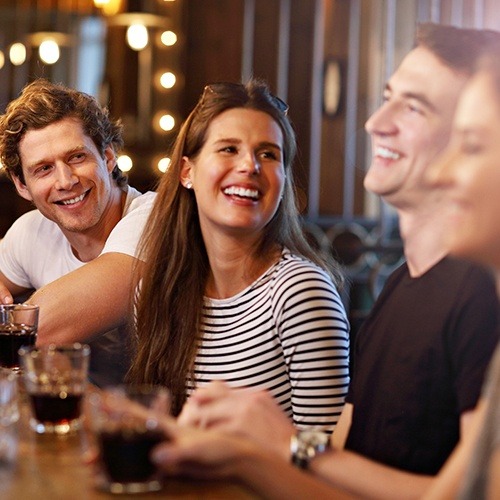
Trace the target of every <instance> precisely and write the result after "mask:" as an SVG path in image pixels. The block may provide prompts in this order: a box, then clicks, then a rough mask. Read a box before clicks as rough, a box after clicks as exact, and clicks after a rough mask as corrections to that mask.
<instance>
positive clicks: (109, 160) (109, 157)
mask: <svg viewBox="0 0 500 500" xmlns="http://www.w3.org/2000/svg"><path fill="white" fill-rule="evenodd" d="M104 159H105V160H106V168H107V169H108V172H109V173H111V172H112V171H113V169H114V168H115V167H116V154H115V150H114V148H113V146H111V145H109V146H108V147H107V148H106V149H105V150H104Z"/></svg>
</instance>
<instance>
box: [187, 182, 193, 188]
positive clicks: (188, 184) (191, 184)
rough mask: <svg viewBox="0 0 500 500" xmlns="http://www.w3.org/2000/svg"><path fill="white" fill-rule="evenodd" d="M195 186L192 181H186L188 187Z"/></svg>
mask: <svg viewBox="0 0 500 500" xmlns="http://www.w3.org/2000/svg"><path fill="white" fill-rule="evenodd" d="M192 187H193V183H192V182H191V181H187V182H186V189H191V188H192Z"/></svg>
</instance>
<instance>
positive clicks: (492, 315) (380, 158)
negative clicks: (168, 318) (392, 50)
mask: <svg viewBox="0 0 500 500" xmlns="http://www.w3.org/2000/svg"><path fill="white" fill-rule="evenodd" d="M498 36H499V35H498V33H493V32H481V31H477V30H461V29H457V28H453V27H448V26H438V25H433V24H426V25H422V26H420V27H419V30H418V33H417V45H416V47H415V49H413V50H412V51H411V52H410V53H409V54H408V55H407V56H406V57H405V58H404V60H403V61H402V63H401V65H400V66H399V68H398V69H397V70H396V72H395V73H394V74H393V75H392V77H391V78H390V79H389V81H388V83H387V85H386V89H385V92H384V103H383V104H382V106H381V107H380V108H379V109H378V110H377V111H376V112H375V113H374V114H373V115H372V116H371V118H370V119H369V120H368V121H367V124H366V128H367V131H368V132H369V133H370V135H371V137H372V144H373V154H374V157H373V161H372V165H371V167H370V169H369V171H368V173H367V176H366V179H365V186H366V188H367V189H368V190H370V191H372V192H374V193H377V194H379V195H381V196H382V197H383V198H384V199H385V200H386V201H387V202H388V203H390V204H391V205H393V206H394V207H395V208H396V210H397V212H398V215H399V218H400V228H401V234H402V238H403V242H404V252H405V257H406V264H405V265H403V266H402V267H401V268H400V269H398V270H396V271H395V272H394V273H393V275H392V276H391V277H390V278H389V280H388V282H387V284H386V286H385V288H384V290H383V291H382V293H381V295H380V297H379V298H378V300H377V302H376V304H375V306H374V308H373V311H372V313H371V314H370V316H369V317H368V318H367V320H366V322H365V324H364V325H363V327H362V329H361V331H360V332H359V334H358V338H357V343H356V346H355V350H354V371H353V378H352V383H351V386H350V389H349V394H348V397H347V404H346V406H345V408H344V411H343V413H342V416H341V419H340V421H339V423H338V425H337V428H336V430H335V432H334V435H333V439H332V442H333V447H334V450H331V451H323V450H321V449H320V448H319V447H316V445H315V444H314V443H312V442H309V448H308V449H309V450H310V452H311V456H310V457H309V458H308V459H306V460H305V461H306V464H307V465H308V468H309V471H310V474H311V475H314V476H317V477H318V478H321V479H322V480H323V481H328V482H329V483H330V484H331V485H334V486H335V487H337V488H338V490H342V491H344V492H346V493H348V494H352V495H354V496H357V497H359V496H362V497H368V498H383V499H387V498H397V499H400V498H405V497H418V496H420V495H421V494H423V493H424V492H425V491H426V490H427V488H428V487H429V486H430V485H431V484H432V481H433V477H434V476H435V475H436V474H437V473H438V472H439V471H440V469H441V467H442V466H443V464H444V463H445V461H446V460H447V458H448V457H449V455H450V454H451V452H452V451H453V449H454V448H455V447H456V445H457V443H458V442H459V440H460V439H462V438H465V437H466V436H467V435H468V434H469V432H470V430H469V424H470V420H471V416H472V415H473V413H474V408H475V406H476V404H477V401H478V398H479V396H480V391H481V385H482V382H483V378H484V372H485V370H486V368H487V366H488V363H489V360H490V358H491V354H492V352H493V350H494V347H495V345H496V343H497V339H498V331H497V326H498V303H497V297H496V290H495V283H494V280H493V279H492V277H491V275H490V274H489V273H488V272H487V271H486V270H484V269H483V268H482V267H479V266H476V265H473V264H470V263H467V262H462V261H457V260H455V259H453V258H450V257H449V256H448V247H447V242H446V238H445V234H446V229H447V225H448V223H447V221H446V219H445V218H443V217H442V214H443V211H445V210H446V208H447V205H446V204H444V203H443V200H442V197H441V195H440V194H439V193H437V192H436V190H432V189H430V188H429V186H428V185H427V183H426V182H425V176H426V172H427V170H428V168H429V167H430V165H431V164H432V163H433V162H434V161H435V160H436V158H437V157H439V155H440V154H441V153H442V151H443V150H444V148H445V147H446V145H447V142H448V140H449V136H450V132H451V125H452V120H453V115H454V111H455V107H456V104H457V101H458V98H459V95H460V92H461V91H462V89H463V87H464V85H465V84H466V82H467V79H468V78H469V76H470V75H471V73H472V72H473V71H474V68H475V64H476V62H477V57H478V56H479V54H480V53H481V51H482V50H483V49H484V47H485V46H487V44H488V43H489V42H490V40H491V39H497V38H498ZM180 423H181V424H183V425H186V426H193V425H198V426H201V425H203V426H204V427H208V428H213V429H214V430H215V431H218V432H221V433H226V434H227V436H226V438H225V439H228V440H230V437H229V436H233V437H235V439H236V441H238V440H243V441H241V442H240V444H241V446H242V447H243V448H244V450H246V451H247V452H248V453H249V454H252V453H260V456H259V460H260V459H262V455H263V452H262V451H259V452H257V451H256V445H260V446H261V447H262V449H263V450H266V451H267V453H268V454H269V459H268V461H269V460H270V459H271V458H270V457H272V456H274V457H275V458H277V457H278V456H280V457H281V458H282V460H283V464H282V467H283V468H284V469H286V464H285V462H284V460H289V459H290V455H292V456H294V454H296V451H295V449H296V446H297V441H299V444H300V443H302V444H304V443H305V446H307V445H308V443H307V440H308V439H310V436H305V437H302V436H301V433H296V431H295V429H294V428H293V427H292V426H291V425H290V423H289V422H288V421H287V420H286V419H284V418H283V415H282V414H281V413H280V412H279V411H278V408H277V407H276V405H275V404H274V403H273V402H272V401H271V400H270V398H269V397H268V395H266V394H265V393H262V392H261V393H252V394H250V395H249V394H248V392H247V393H245V392H243V391H235V390H230V389H229V388H228V387H227V386H225V385H222V384H220V383H219V384H213V385H212V386H210V387H207V388H202V389H200V390H199V391H197V393H195V394H194V395H193V396H192V397H191V398H190V400H189V401H188V402H187V404H186V406H185V408H184V410H183V413H182V414H181V418H180ZM181 434H182V433H181ZM184 437H185V438H186V440H187V441H189V438H188V437H186V436H183V437H182V438H181V444H180V445H179V447H178V448H175V447H173V448H170V449H169V448H166V449H165V450H166V453H167V455H166V459H165V461H164V462H163V464H164V466H165V468H166V469H174V470H176V471H184V472H190V473H193V474H196V473H198V472H200V470H204V472H207V470H208V469H209V467H207V469H203V467H198V466H199V464H200V463H203V461H204V460H206V459H207V455H208V453H207V455H204V454H203V452H202V451H200V449H197V446H198V443H197V442H196V440H194V439H193V440H192V441H190V443H189V444H186V448H183V444H184V443H183V442H182V439H184ZM248 438H249V439H248ZM290 440H292V444H293V446H292V450H291V449H290ZM238 442H239V441H238ZM250 442H253V443H252V445H250V444H249V443H250ZM226 445H227V447H226V448H225V449H224V452H227V454H226V457H227V456H229V451H228V450H229V449H230V448H229V445H228V444H227V443H226ZM190 446H192V448H190ZM245 447H246V448H245ZM316 448H317V451H316V452H315V449H316ZM194 449H197V451H196V452H194V451H193V450H194ZM248 450H250V451H248ZM168 453H171V454H170V455H168ZM184 453H185V455H183V454H184ZM196 453H200V455H199V462H197V461H196V460H194V459H193V456H195V455H196ZM210 453H212V455H210V456H211V457H214V455H215V448H212V449H211V451H210ZM164 458H165V457H164ZM253 458H255V456H253V455H252V459H253ZM245 459H248V455H246V456H245ZM207 461H208V459H207ZM214 461H216V459H215V458H214ZM221 464H223V465H224V467H222V466H221ZM240 465H241V463H240V462H239V461H238V460H237V459H236V456H233V457H231V458H230V459H229V460H228V462H224V461H223V460H220V462H219V463H218V466H219V469H218V472H221V471H222V473H228V472H230V471H231V470H232V469H233V468H234V469H236V470H237V475H240V474H241V470H240ZM246 465H247V468H249V472H248V474H249V476H245V474H244V473H243V477H244V478H245V477H251V474H252V473H255V474H257V470H258V473H262V474H264V472H266V471H263V469H262V468H261V466H262V463H260V462H259V463H258V464H257V465H256V464H255V463H254V462H252V465H251V466H250V465H249V464H248V463H247V464H246ZM267 465H268V467H269V470H272V466H271V465H270V464H269V463H268V464H267ZM274 466H275V467H277V464H274ZM241 468H242V469H243V466H242V465H241ZM274 470H276V469H274ZM250 471H252V472H250ZM288 473H289V474H292V472H291V468H288ZM264 475H265V474H264ZM296 477H297V476H296ZM251 480H252V481H255V480H256V477H255V476H253V477H252V479H251ZM298 480H299V478H298V477H297V481H298ZM310 480H311V477H308V482H309V483H310ZM304 481H305V479H304ZM253 484H255V483H253ZM304 484H305V483H304ZM267 486H269V484H268V485H267ZM281 486H283V484H281ZM287 486H288V484H287ZM309 486H311V484H309ZM290 488H291V489H292V490H293V488H292V485H290ZM306 490H307V488H305V489H304V491H306ZM262 491H263V490H262ZM292 496H293V494H292Z"/></svg>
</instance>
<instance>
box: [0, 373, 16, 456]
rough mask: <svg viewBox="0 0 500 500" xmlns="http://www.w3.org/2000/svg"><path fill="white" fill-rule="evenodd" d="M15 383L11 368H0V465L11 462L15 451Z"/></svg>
mask: <svg viewBox="0 0 500 500" xmlns="http://www.w3.org/2000/svg"><path fill="white" fill-rule="evenodd" d="M17 383H18V382H17V376H16V375H15V374H14V373H12V371H11V370H7V369H5V368H0V465H1V464H2V463H9V462H13V461H14V459H15V456H16V452H17V433H16V428H15V424H16V422H17V421H18V420H19V406H18V391H17Z"/></svg>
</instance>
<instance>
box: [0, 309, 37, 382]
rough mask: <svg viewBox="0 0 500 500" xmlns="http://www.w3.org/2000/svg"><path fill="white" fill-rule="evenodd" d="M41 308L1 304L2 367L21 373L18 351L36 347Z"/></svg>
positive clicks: (0, 355)
mask: <svg viewBox="0 0 500 500" xmlns="http://www.w3.org/2000/svg"><path fill="white" fill-rule="evenodd" d="M38 314H39V307H38V306H35V305H30V304H9V305H6V304H0V366H2V367H4V368H10V369H11V370H13V371H16V372H17V371H19V356H18V353H17V352H18V350H19V348H20V347H23V346H29V345H34V344H35V340H36V332H37V329H38Z"/></svg>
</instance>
